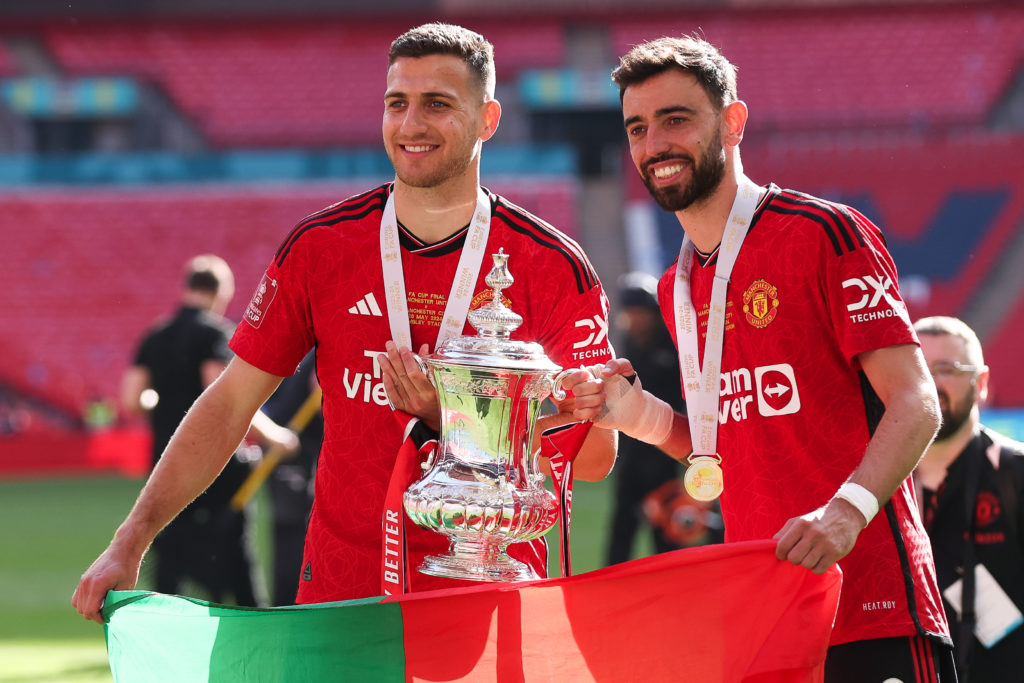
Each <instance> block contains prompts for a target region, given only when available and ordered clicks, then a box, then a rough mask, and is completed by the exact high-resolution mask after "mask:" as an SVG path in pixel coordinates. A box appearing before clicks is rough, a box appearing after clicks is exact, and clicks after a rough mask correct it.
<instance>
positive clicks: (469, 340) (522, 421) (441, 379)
mask: <svg viewBox="0 0 1024 683" xmlns="http://www.w3.org/2000/svg"><path fill="white" fill-rule="evenodd" d="M493 258H494V264H495V266H494V269H492V270H491V272H490V273H489V274H488V275H487V277H486V278H485V282H486V283H487V284H488V286H490V287H492V288H493V290H494V292H493V298H492V299H491V301H490V303H488V304H487V305H486V306H482V307H481V308H478V309H477V310H475V311H471V312H470V313H469V322H470V324H471V325H472V326H473V327H474V328H475V329H476V330H477V335H476V336H472V337H469V336H464V337H455V338H451V339H448V340H447V341H445V342H443V343H442V344H441V345H440V346H439V347H438V348H437V349H436V350H435V352H434V353H433V354H430V355H429V356H426V357H424V358H422V359H421V360H420V362H421V367H422V368H423V370H424V372H425V374H426V375H427V376H428V377H429V378H430V381H431V382H432V383H433V384H434V386H435V387H436V389H437V392H438V397H439V400H440V404H441V432H440V441H439V444H438V447H437V450H436V455H435V456H434V457H432V458H431V459H430V460H429V461H428V462H427V463H425V464H424V466H423V467H424V470H425V474H424V475H423V476H422V477H421V478H420V479H419V480H418V481H416V482H415V483H414V484H412V485H411V486H410V487H409V488H408V489H407V490H406V492H405V494H404V496H403V503H404V507H405V511H406V514H407V515H408V516H409V519H411V520H412V521H413V522H414V523H415V524H417V525H418V526H420V527H423V528H425V529H429V530H431V531H436V532H438V533H441V534H443V535H445V536H446V537H447V538H448V539H449V541H450V545H449V552H448V553H447V554H444V555H430V556H428V557H426V558H425V559H424V561H423V562H422V564H421V565H420V566H419V567H418V569H419V571H420V572H422V573H424V574H430V575H432V576H442V577H447V578H453V579H464V580H472V581H524V580H530V579H537V578H540V577H539V576H537V574H536V572H535V571H534V570H533V569H532V568H531V567H530V566H529V565H527V564H525V563H523V562H520V561H518V560H516V559H514V558H512V557H510V556H509V555H508V553H507V552H506V551H507V548H508V546H509V545H510V544H512V543H520V542H523V541H530V540H532V539H535V538H537V537H539V536H542V535H544V534H545V533H546V532H547V531H548V530H549V529H550V528H551V527H552V526H553V525H554V524H555V522H556V520H557V519H558V503H557V500H556V498H555V496H554V495H553V494H552V493H551V492H549V491H548V490H547V489H545V488H544V486H543V482H544V474H543V473H541V472H540V471H539V467H538V465H539V462H538V460H539V456H537V455H535V454H533V453H532V452H531V444H532V443H533V435H534V429H535V427H536V424H537V418H538V417H539V415H540V410H541V405H542V402H543V401H544V399H546V398H547V397H548V396H550V395H552V394H553V395H554V396H555V397H556V398H558V399H561V398H563V397H564V395H565V394H564V392H563V391H562V390H561V388H560V384H561V379H562V377H563V376H564V375H565V374H568V371H567V372H562V368H561V367H560V366H558V365H556V364H555V363H553V362H551V361H550V360H549V359H548V358H547V356H546V355H544V350H543V349H542V348H541V346H540V345H539V344H536V343H533V342H522V341H514V340H512V339H510V338H509V335H510V333H511V332H512V330H514V329H515V328H516V327H518V326H519V325H520V324H521V323H522V318H521V317H520V316H519V315H517V314H516V313H514V312H513V311H511V310H509V309H508V307H506V306H505V305H504V303H503V302H502V295H501V290H502V289H504V288H505V287H508V286H509V285H511V284H512V277H511V275H510V274H509V273H508V270H507V268H506V265H505V263H506V260H507V258H508V256H507V255H506V254H505V253H504V251H503V250H499V252H498V253H497V254H493Z"/></svg>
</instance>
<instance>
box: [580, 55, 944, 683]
mask: <svg viewBox="0 0 1024 683" xmlns="http://www.w3.org/2000/svg"><path fill="white" fill-rule="evenodd" d="M612 78H613V80H614V81H615V83H616V84H617V85H618V86H619V89H620V90H619V91H620V95H621V97H622V110H623V119H624V125H625V130H626V136H627V138H628V141H629V146H630V153H631V156H632V159H633V162H634V164H635V166H636V168H637V170H638V171H639V173H640V176H641V178H642V179H643V182H644V183H645V185H646V186H647V188H648V190H649V191H650V193H651V195H652V196H653V197H654V199H655V200H656V202H657V203H658V204H659V205H660V206H661V207H662V208H663V209H665V210H666V211H671V212H673V213H675V215H676V217H677V218H678V220H679V223H680V225H681V226H682V228H683V231H684V234H685V236H684V239H683V245H682V248H681V250H680V257H679V259H678V261H677V263H676V264H674V265H673V266H671V267H670V268H669V270H668V271H667V272H666V273H665V275H664V276H663V278H662V281H661V283H660V286H659V300H660V302H661V306H662V311H663V314H664V317H665V319H666V323H667V324H668V326H669V329H670V330H671V331H672V333H673V336H674V338H675V341H676V345H677V348H678V350H679V356H680V367H681V375H682V377H681V379H682V384H683V394H684V397H685V399H686V404H687V413H688V415H687V416H685V417H684V416H683V415H680V414H678V413H675V412H673V411H672V409H671V408H670V407H669V406H668V405H667V404H665V403H664V402H662V401H660V400H659V399H657V398H655V397H654V396H653V395H651V394H649V393H647V392H644V391H643V390H642V388H641V385H640V382H639V381H637V378H636V376H635V375H634V373H633V370H632V368H631V366H630V364H629V362H628V361H627V360H624V359H620V360H616V361H613V362H612V363H609V364H607V365H606V366H605V368H604V369H603V371H602V372H603V375H602V377H603V379H600V380H595V379H593V378H592V377H590V376H589V374H588V373H586V372H578V373H575V375H574V376H573V377H572V378H570V382H569V384H570V385H572V384H574V383H576V382H580V384H577V385H576V386H574V391H575V392H576V400H577V406H578V409H577V411H576V415H577V417H580V418H595V420H596V423H597V424H601V425H605V426H608V427H615V428H617V429H619V430H621V431H622V432H623V433H625V434H628V435H630V436H634V437H636V438H640V439H642V440H644V441H647V442H649V443H654V444H657V445H660V447H661V448H662V449H663V450H664V451H665V452H667V453H668V454H670V455H672V456H674V457H676V458H678V459H680V460H682V461H684V462H688V463H690V465H691V466H690V467H689V469H688V471H687V479H688V484H689V486H688V488H689V490H690V491H691V494H692V495H694V497H701V498H713V497H714V496H716V495H719V494H721V507H722V512H723V516H724V521H725V540H726V542H729V541H741V540H752V539H765V538H775V539H777V541H778V543H777V546H776V547H777V550H776V553H777V555H778V557H779V559H780V560H783V561H788V562H792V563H794V564H798V565H801V566H803V567H806V568H807V569H808V570H812V571H814V572H818V573H820V572H824V571H825V570H826V569H827V568H829V567H830V566H832V565H833V564H834V563H836V562H839V563H840V566H841V568H842V570H843V591H842V595H841V597H840V602H839V608H838V614H837V617H836V622H835V626H834V629H833V633H832V638H831V645H830V648H829V652H828V656H827V659H826V681H829V682H830V683H835V682H839V681H858V682H862V681H868V680H878V681H881V680H886V679H898V680H904V681H910V680H914V681H935V680H940V676H941V680H944V681H946V680H955V679H954V678H953V676H955V674H952V673H951V672H950V667H951V666H952V656H951V649H950V639H949V631H948V626H947V623H946V619H945V615H944V613H943V608H942V603H941V599H940V596H939V593H938V588H937V583H936V580H935V570H934V564H933V562H932V556H931V548H930V547H929V545H928V538H927V535H926V534H925V533H924V530H923V528H922V527H921V522H920V519H919V517H918V515H917V511H916V508H915V505H916V503H915V500H914V495H913V485H912V483H911V481H910V479H909V478H908V475H909V474H910V473H911V471H912V470H913V469H914V466H915V465H916V464H917V462H918V460H919V459H920V458H921V455H922V453H923V452H924V450H925V448H926V447H927V446H928V444H929V442H930V441H931V439H932V438H933V437H934V435H935V431H936V428H937V426H938V423H939V409H938V403H937V400H936V396H935V390H934V387H933V386H932V382H931V380H930V378H929V376H928V370H927V368H926V366H925V363H924V360H923V358H922V355H921V352H920V349H919V344H918V339H917V337H916V335H915V334H914V330H913V328H912V327H911V325H910V321H909V318H908V316H907V311H906V307H905V305H904V303H903V301H902V299H901V298H900V293H899V289H898V286H897V274H896V268H895V266H894V264H893V261H892V258H891V257H890V255H889V254H888V252H887V251H886V248H885V244H884V241H883V239H882V236H881V233H880V231H879V229H878V228H877V227H876V226H875V225H873V224H872V223H871V222H870V221H869V220H868V219H867V218H865V217H864V216H863V215H862V214H860V213H859V212H857V211H856V210H855V209H852V208H850V207H847V206H843V205H839V204H835V203H832V202H828V201H825V200H822V199H819V198H817V197H812V196H810V195H806V194H803V193H799V192H794V191H791V190H784V189H780V188H779V187H777V186H776V185H774V184H768V185H766V186H759V185H756V184H754V183H753V182H752V181H750V180H749V179H748V178H747V177H746V176H745V175H744V173H743V167H742V164H741V162H740V154H739V144H740V141H741V140H742V138H743V132H744V126H745V124H746V122H747V115H748V110H747V107H746V105H745V104H744V103H743V102H742V101H740V100H739V99H738V98H737V91H736V69H735V67H734V66H733V65H732V64H730V63H729V62H728V61H727V60H726V58H725V57H724V56H722V54H721V53H720V52H719V51H718V50H717V49H716V48H714V47H713V46H712V45H710V44H709V43H707V42H706V41H704V40H702V39H699V38H691V37H681V38H661V39H658V40H654V41H651V42H649V43H646V44H643V45H639V46H637V47H635V48H634V49H632V50H631V51H630V52H629V53H628V54H626V55H625V56H624V57H622V59H621V60H620V65H619V67H618V68H617V69H616V70H615V71H614V72H613V74H612ZM627 378H628V379H627ZM630 380H632V383H631V382H630ZM879 512H880V513H881V514H877V516H876V513H879Z"/></svg>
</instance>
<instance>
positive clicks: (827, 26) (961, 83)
mask: <svg viewBox="0 0 1024 683" xmlns="http://www.w3.org/2000/svg"><path fill="white" fill-rule="evenodd" d="M693 30H699V32H700V33H702V34H703V35H704V36H705V37H706V39H707V40H709V41H711V42H712V43H714V44H716V45H718V46H720V47H721V48H722V49H723V50H724V51H725V53H726V54H728V55H729V56H730V59H731V60H732V61H733V62H734V63H735V64H736V65H737V66H738V67H739V87H740V91H741V93H742V98H743V99H744V101H746V102H747V103H748V105H749V106H750V107H751V109H752V110H753V111H755V112H756V113H757V114H756V116H754V117H753V118H752V121H751V126H752V129H753V130H787V129H796V130H799V129H804V128H818V129H821V128H831V129H836V128H852V127H857V128H865V127H871V126H876V127H877V126H901V127H911V128H930V127H933V126H943V125H951V124H973V125H980V124H984V123H985V121H986V117H987V115H988V114H989V112H990V111H991V109H992V107H993V105H994V104H995V102H996V100H997V99H998V98H999V96H1000V94H1001V93H1002V92H1003V91H1004V90H1005V89H1006V87H1007V86H1008V84H1009V83H1010V82H1012V79H1013V76H1014V74H1015V73H1016V71H1017V69H1018V67H1019V65H1020V64H1021V60H1022V58H1024V41H1022V40H1021V36H1022V35H1024V11H1022V9H1021V7H1020V6H1019V5H1016V6H1014V5H1012V4H1004V5H992V6H985V5H982V6H970V5H969V4H964V5H961V6H955V5H951V6H935V7H920V6H918V7H909V6H902V7H893V8H883V7H872V8H857V9H853V8H847V9H832V10H828V9H823V10H820V11H815V12H801V11H795V10H794V11H773V12H768V11H762V12H757V11H753V12H728V13H725V12H692V13H686V14H681V13H675V14H672V15H659V14H657V13H651V12H645V13H642V14H640V15H629V16H626V17H622V18H621V20H618V21H615V22H613V23H612V24H611V25H610V26H609V33H610V41H611V46H612V49H613V50H614V54H622V53H624V52H625V51H626V50H628V49H629V47H630V46H632V45H635V44H637V43H639V42H642V41H644V40H649V39H651V38H657V37H659V36H662V35H667V34H671V33H673V32H678V33H683V32H691V31H693Z"/></svg>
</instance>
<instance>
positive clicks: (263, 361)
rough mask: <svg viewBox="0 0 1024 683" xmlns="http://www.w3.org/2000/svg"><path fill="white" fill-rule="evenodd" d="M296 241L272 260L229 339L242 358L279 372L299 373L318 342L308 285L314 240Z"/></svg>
mask: <svg viewBox="0 0 1024 683" xmlns="http://www.w3.org/2000/svg"><path fill="white" fill-rule="evenodd" d="M292 240H293V238H289V240H288V241H286V242H285V244H284V245H282V247H281V249H280V250H279V251H278V253H277V254H276V255H275V256H274V260H273V261H271V262H270V265H269V266H268V267H267V270H266V272H265V273H264V274H263V277H262V278H261V279H260V281H259V284H258V285H257V286H256V291H255V292H254V293H253V295H252V299H251V300H250V301H249V304H248V305H247V306H246V308H245V312H244V313H243V315H242V322H240V323H239V324H238V327H237V328H235V333H234V335H233V336H232V338H231V342H230V347H231V349H232V350H233V351H234V352H235V353H236V354H237V355H238V357H239V358H241V359H242V360H244V361H246V362H247V363H250V364H251V365H254V366H256V367H257V368H259V369H261V370H263V371H264V372H269V373H270V374H273V375H277V376H279V377H288V376H290V375H292V374H294V373H295V370H296V368H298V366H299V363H301V362H302V359H303V358H304V357H305V355H306V354H307V353H308V352H309V350H310V349H311V348H313V345H314V344H315V338H314V335H313V321H312V315H311V306H310V294H311V292H310V287H309V282H310V280H311V271H312V269H313V268H314V267H315V261H316V259H315V254H314V253H313V252H314V250H313V248H312V245H311V240H310V239H299V238H295V239H294V241H292Z"/></svg>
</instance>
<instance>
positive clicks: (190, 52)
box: [45, 20, 565, 147]
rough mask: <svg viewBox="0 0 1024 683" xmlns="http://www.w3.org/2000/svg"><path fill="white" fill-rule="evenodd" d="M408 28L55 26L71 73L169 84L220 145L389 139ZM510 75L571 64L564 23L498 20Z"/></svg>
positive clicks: (59, 54) (493, 35)
mask: <svg viewBox="0 0 1024 683" xmlns="http://www.w3.org/2000/svg"><path fill="white" fill-rule="evenodd" d="M406 28H408V26H406V24H405V22H402V23H401V24H399V23H397V22H382V21H378V20H372V21H368V20H362V21H358V20H354V21H339V20H332V21H327V22H316V23H309V22H284V23H281V22H275V23H266V22H262V23H261V22H256V23H246V22H241V23H237V22H232V23H223V24H221V23H216V22H213V23H210V22H205V23H198V24H197V23H176V24H174V23H172V24H164V23H161V24H159V25H155V24H153V25H151V24H142V25H139V24H130V23H107V24H102V23H101V24H88V25H75V26H51V27H47V28H46V29H45V43H46V45H47V46H48V47H49V49H50V51H51V52H52V53H53V55H54V56H55V58H56V60H57V62H58V63H59V64H60V65H62V67H63V68H64V69H65V70H67V72H68V73H70V74H74V75H89V74H99V73H102V74H133V75H136V76H138V77H140V78H146V79H150V80H152V81H155V82H157V83H159V84H161V85H162V86H163V87H165V88H166V90H167V92H168V94H169V95H170V96H171V98H172V99H173V100H174V101H175V102H176V103H177V104H178V105H179V106H180V107H181V109H182V110H183V111H184V112H185V113H186V114H187V115H188V116H189V117H191V118H192V119H193V120H194V122H196V123H197V124H198V125H199V127H200V129H201V130H202V131H203V132H204V133H205V135H206V137H207V139H208V141H209V142H210V143H211V144H212V145H215V146H221V147H225V146H282V145H283V146H302V145H317V144H359V143H362V144H366V143H373V142H376V141H377V140H378V139H379V137H380V113H381V111H382V101H383V100H382V83H383V82H384V76H385V72H386V68H387V59H386V56H387V51H388V46H389V45H390V43H391V40H393V39H394V37H395V36H396V35H397V34H399V33H401V32H402V31H403V30H405V29H406ZM476 28H478V29H479V30H481V31H483V32H484V33H485V34H486V35H487V36H488V37H489V38H490V40H491V41H492V42H493V43H494V45H495V51H496V54H497V55H499V57H498V58H499V59H500V60H501V61H500V64H501V77H502V78H503V79H510V78H514V77H515V75H516V74H517V73H518V71H519V70H521V69H523V68H527V67H537V66H550V65H554V64H558V63H560V62H562V61H563V60H564V42H565V41H564V37H563V32H562V27H561V24H559V23H550V22H549V23H543V22H542V23H540V24H536V23H528V22H522V21H512V22H501V23H498V22H493V21H492V22H490V23H489V24H486V25H482V26H479V27H476Z"/></svg>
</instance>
